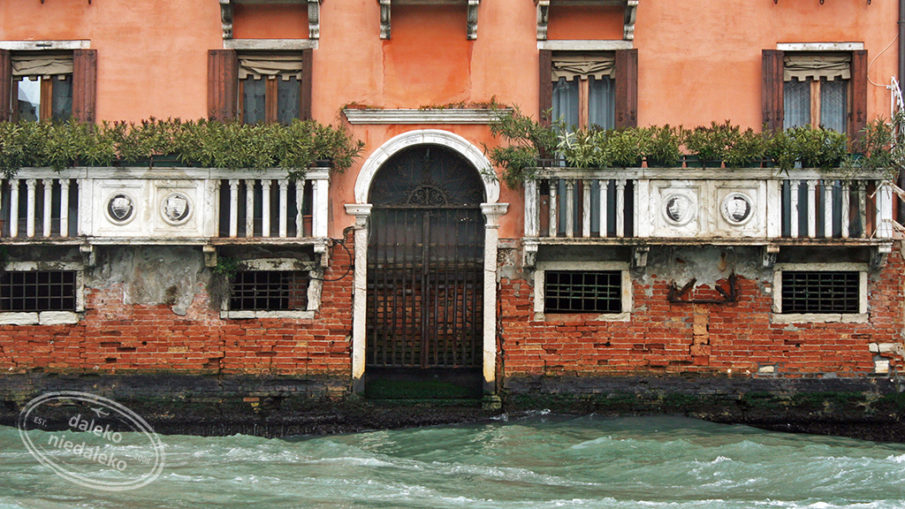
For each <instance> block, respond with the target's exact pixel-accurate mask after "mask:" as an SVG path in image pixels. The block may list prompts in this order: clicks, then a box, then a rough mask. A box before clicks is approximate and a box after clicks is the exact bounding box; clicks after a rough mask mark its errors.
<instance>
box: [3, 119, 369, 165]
mask: <svg viewBox="0 0 905 509" xmlns="http://www.w3.org/2000/svg"><path fill="white" fill-rule="evenodd" d="M362 147H363V143H362V142H360V141H355V140H353V139H352V138H351V136H350V135H349V134H348V132H347V131H345V130H344V129H342V128H338V127H333V126H325V125H321V124H318V123H317V122H314V121H294V122H292V123H291V124H289V125H279V124H255V125H246V124H240V123H235V122H230V123H223V122H214V121H206V120H199V121H181V120H179V119H170V120H157V119H153V118H152V119H149V120H144V121H142V122H139V123H125V122H113V123H107V122H104V123H101V124H100V125H96V126H95V125H88V124H82V123H79V122H73V121H70V122H55V123H50V122H18V123H11V122H0V171H3V173H4V174H5V175H7V176H11V175H13V174H15V173H16V171H17V170H18V169H19V168H23V167H51V168H54V169H57V170H60V169H63V168H68V167H73V166H149V167H153V166H155V165H160V164H161V163H162V161H164V160H168V161H169V162H170V163H176V164H182V165H184V166H197V167H212V168H228V169H239V168H253V169H260V168H274V167H278V168H286V169H288V170H290V172H292V173H300V172H304V171H305V170H306V169H307V168H310V167H312V166H314V165H316V164H327V163H326V161H329V164H330V165H331V166H332V167H333V168H334V169H336V170H339V171H342V170H344V169H345V168H348V167H349V166H351V164H352V162H353V160H354V159H355V158H356V157H358V155H359V153H360V152H361V149H362Z"/></svg>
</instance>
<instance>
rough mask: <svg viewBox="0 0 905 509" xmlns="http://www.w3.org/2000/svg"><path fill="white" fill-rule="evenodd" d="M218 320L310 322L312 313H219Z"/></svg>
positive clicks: (312, 316)
mask: <svg viewBox="0 0 905 509" xmlns="http://www.w3.org/2000/svg"><path fill="white" fill-rule="evenodd" d="M220 318H226V319H230V320H251V319H255V318H295V319H299V320H311V319H313V318H314V311H221V312H220Z"/></svg>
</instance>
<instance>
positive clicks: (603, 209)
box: [597, 180, 610, 238]
mask: <svg viewBox="0 0 905 509" xmlns="http://www.w3.org/2000/svg"><path fill="white" fill-rule="evenodd" d="M597 185H598V186H599V187H600V236H601V237H602V238H605V237H606V234H607V220H608V219H609V218H608V217H607V215H608V214H609V210H607V205H608V204H607V194H608V193H607V191H608V190H609V187H610V181H609V180H598V181H597Z"/></svg>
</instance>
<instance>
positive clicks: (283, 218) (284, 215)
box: [279, 179, 289, 238]
mask: <svg viewBox="0 0 905 509" xmlns="http://www.w3.org/2000/svg"><path fill="white" fill-rule="evenodd" d="M279 185H280V204H279V207H280V233H279V235H280V238H286V224H287V223H288V222H289V204H288V202H287V197H288V196H289V193H288V192H287V191H288V189H289V181H288V180H286V179H280V181H279Z"/></svg>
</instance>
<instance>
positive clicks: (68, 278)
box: [0, 270, 76, 312]
mask: <svg viewBox="0 0 905 509" xmlns="http://www.w3.org/2000/svg"><path fill="white" fill-rule="evenodd" d="M75 310H76V271H74V270H56V271H55V270H38V271H4V272H0V311H17V312H39V311H75Z"/></svg>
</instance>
